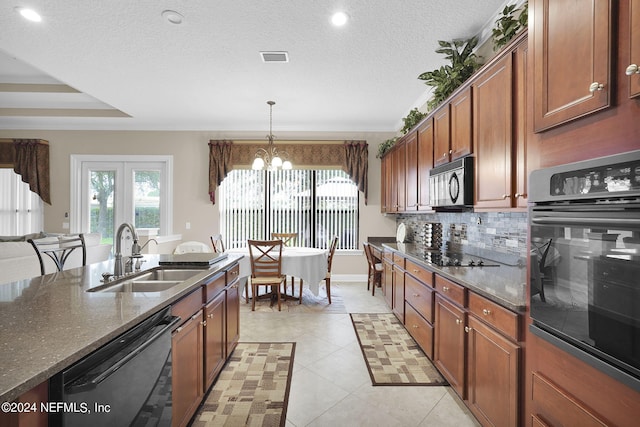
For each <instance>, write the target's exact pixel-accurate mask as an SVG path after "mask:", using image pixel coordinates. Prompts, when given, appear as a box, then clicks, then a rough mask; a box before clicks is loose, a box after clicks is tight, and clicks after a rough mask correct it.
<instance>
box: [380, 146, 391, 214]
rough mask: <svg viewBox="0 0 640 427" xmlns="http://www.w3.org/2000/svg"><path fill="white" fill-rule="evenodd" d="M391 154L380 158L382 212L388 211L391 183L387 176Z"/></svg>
mask: <svg viewBox="0 0 640 427" xmlns="http://www.w3.org/2000/svg"><path fill="white" fill-rule="evenodd" d="M388 159H389V156H384V157H382V158H381V159H380V212H382V213H386V212H387V185H390V183H389V178H387V161H388Z"/></svg>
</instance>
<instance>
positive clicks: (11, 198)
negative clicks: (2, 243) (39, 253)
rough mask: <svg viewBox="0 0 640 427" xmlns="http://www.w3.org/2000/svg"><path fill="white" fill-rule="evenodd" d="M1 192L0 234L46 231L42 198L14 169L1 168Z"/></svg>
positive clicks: (19, 234)
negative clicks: (30, 188) (44, 228)
mask: <svg viewBox="0 0 640 427" xmlns="http://www.w3.org/2000/svg"><path fill="white" fill-rule="evenodd" d="M0 194H2V197H0V235H2V236H21V235H24V234H29V233H38V232H40V231H44V230H43V225H44V221H43V208H42V206H43V204H42V200H41V199H40V196H38V195H37V194H36V193H33V192H31V190H29V184H27V183H25V182H22V178H21V177H20V175H18V174H16V173H15V172H13V169H5V168H2V169H0Z"/></svg>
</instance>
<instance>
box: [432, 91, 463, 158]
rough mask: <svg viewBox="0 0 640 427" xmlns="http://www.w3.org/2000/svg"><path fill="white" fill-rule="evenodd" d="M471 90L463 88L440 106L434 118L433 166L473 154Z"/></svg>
mask: <svg viewBox="0 0 640 427" xmlns="http://www.w3.org/2000/svg"><path fill="white" fill-rule="evenodd" d="M471 114H472V105H471V88H470V87H469V86H466V87H464V89H462V90H461V91H460V92H459V93H458V94H456V95H455V96H454V97H453V98H451V100H450V101H449V102H448V103H447V104H445V105H443V106H441V107H440V108H439V109H438V110H436V112H435V113H434V115H433V118H434V143H433V146H434V165H435V166H438V165H442V164H445V163H449V162H450V161H452V160H456V159H459V158H461V157H464V156H466V155H469V154H471V153H473V140H472V129H471V125H472V115H471Z"/></svg>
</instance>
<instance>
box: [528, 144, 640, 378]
mask: <svg viewBox="0 0 640 427" xmlns="http://www.w3.org/2000/svg"><path fill="white" fill-rule="evenodd" d="M529 182H530V188H529V201H530V203H531V206H530V208H529V209H530V210H529V222H530V236H531V241H530V243H531V252H530V256H531V258H530V259H531V264H530V293H529V294H530V313H531V318H532V321H533V323H532V325H531V327H530V330H531V332H532V333H534V334H535V335H537V336H539V337H541V338H543V339H546V340H548V341H550V342H552V343H554V344H556V345H558V346H559V347H561V348H563V349H564V350H566V351H568V352H569V353H571V354H573V355H574V356H576V357H578V358H580V359H581V360H583V361H585V362H587V363H589V364H591V365H592V366H594V367H596V368H598V369H600V370H601V371H603V372H605V373H607V374H609V375H610V376H612V377H614V378H616V379H618V380H620V381H622V382H624V383H626V384H627V385H629V386H631V387H633V388H635V389H637V390H640V280H639V279H638V278H639V277H640V151H634V152H629V153H624V154H620V155H615V156H608V157H604V158H599V159H595V160H590V161H585V162H579V163H572V164H569V165H564V166H558V167H553V168H548V169H542V170H538V171H534V172H532V173H531V176H530V180H529Z"/></svg>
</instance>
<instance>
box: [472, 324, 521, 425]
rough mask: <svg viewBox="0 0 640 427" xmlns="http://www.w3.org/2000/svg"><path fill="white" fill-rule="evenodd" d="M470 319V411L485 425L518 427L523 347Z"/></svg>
mask: <svg viewBox="0 0 640 427" xmlns="http://www.w3.org/2000/svg"><path fill="white" fill-rule="evenodd" d="M468 320H469V324H468V326H467V328H466V332H467V399H468V405H469V408H470V409H471V411H472V412H473V413H474V415H475V416H476V417H477V418H478V419H479V420H480V421H481V422H482V424H483V425H493V426H515V425H518V399H519V396H520V393H519V387H518V384H519V381H518V375H519V372H520V370H519V366H520V347H519V346H518V345H517V344H514V343H513V342H511V341H510V340H508V339H506V338H504V337H503V336H502V335H500V334H498V333H497V332H495V330H493V329H492V328H490V327H488V326H487V325H485V324H484V323H482V322H481V321H480V320H477V319H476V318H475V317H474V316H471V315H470V316H469V319H468ZM497 402H499V403H500V404H496V403H497Z"/></svg>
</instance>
